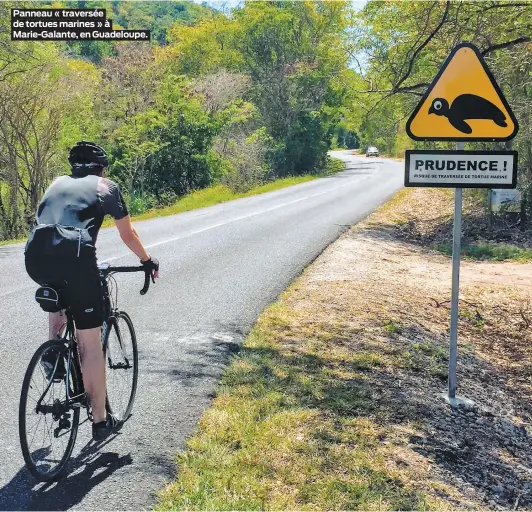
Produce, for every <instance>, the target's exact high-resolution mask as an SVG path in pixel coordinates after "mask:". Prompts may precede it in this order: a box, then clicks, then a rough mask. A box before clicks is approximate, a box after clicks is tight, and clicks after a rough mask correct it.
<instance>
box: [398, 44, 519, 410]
mask: <svg viewBox="0 0 532 512" xmlns="http://www.w3.org/2000/svg"><path fill="white" fill-rule="evenodd" d="M518 130H519V125H518V123H517V119H516V118H515V116H514V114H513V112H512V110H511V108H510V106H509V105H508V102H507V101H506V99H505V98H504V95H503V93H502V91H501V90H500V88H499V86H498V85H497V82H496V81H495V78H494V77H493V75H492V74H491V72H490V70H489V68H488V66H487V65H486V63H485V62H484V59H483V57H482V55H481V54H480V52H479V51H478V49H477V48H476V47H475V46H473V45H472V44H470V43H461V44H459V45H458V46H456V47H455V48H454V49H453V50H452V51H451V53H450V55H449V57H448V58H447V60H446V61H445V63H444V64H443V66H442V67H441V69H440V71H439V72H438V74H437V75H436V77H435V78H434V80H433V81H432V83H431V84H430V86H429V88H428V89H427V91H426V92H425V94H424V95H423V98H422V99H421V101H420V102H419V105H418V106H417V107H416V108H415V110H414V112H413V113H412V115H411V116H410V119H409V120H408V122H407V124H406V131H407V133H408V135H409V136H410V138H412V139H414V140H417V141H427V140H436V141H455V142H456V143H457V144H456V150H454V151H452V150H447V151H429V150H427V151H424V150H413V151H407V152H406V154H405V186H406V187H447V188H454V189H455V193H454V222H453V256H452V290H451V329H450V340H449V380H448V390H447V393H443V394H442V396H443V397H444V398H445V400H446V401H447V403H449V404H450V405H451V406H452V407H457V406H463V407H470V406H472V405H473V402H472V401H471V400H468V399H467V398H463V397H460V396H458V395H457V389H458V384H457V362H458V320H459V290H460V253H461V237H462V189H463V188H488V189H489V188H497V189H515V187H516V185H517V152H516V151H464V143H465V142H466V141H469V142H479V141H507V140H510V139H512V138H513V137H515V135H516V134H517V132H518Z"/></svg>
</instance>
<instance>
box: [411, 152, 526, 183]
mask: <svg viewBox="0 0 532 512" xmlns="http://www.w3.org/2000/svg"><path fill="white" fill-rule="evenodd" d="M405 166H406V169H405V170H406V173H405V187H448V188H460V187H463V188H515V187H516V185H517V151H460V150H455V151H423V150H415V151H407V152H406V158H405Z"/></svg>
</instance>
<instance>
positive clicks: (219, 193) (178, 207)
mask: <svg viewBox="0 0 532 512" xmlns="http://www.w3.org/2000/svg"><path fill="white" fill-rule="evenodd" d="M317 177H318V176H313V175H306V176H298V177H293V178H282V179H279V180H275V181H272V182H270V183H266V184H265V185H261V186H259V187H255V188H253V189H251V190H249V191H248V192H241V193H235V192H232V191H231V189H230V188H229V187H227V186H225V185H214V186H212V187H207V188H204V189H201V190H197V191H195V192H191V193H190V194H187V195H185V196H183V197H182V198H181V199H179V201H177V202H176V203H175V204H173V205H172V206H168V207H166V208H158V209H154V210H151V211H149V212H146V213H142V214H140V215H137V216H136V217H135V220H145V219H153V218H155V217H164V216H166V215H175V214H177V213H183V212H188V211H190V210H196V209H197V208H204V207H206V206H213V205H215V204H220V203H225V202H227V201H232V200H233V199H240V198H242V197H249V196H254V195H257V194H264V193H265V192H272V191H274V190H278V189H281V188H285V187H290V186H292V185H298V184H299V183H305V182H306V181H311V180H313V179H316V178H317Z"/></svg>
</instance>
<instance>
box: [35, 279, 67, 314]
mask: <svg viewBox="0 0 532 512" xmlns="http://www.w3.org/2000/svg"><path fill="white" fill-rule="evenodd" d="M35 300H36V301H37V302H38V303H39V306H41V308H42V309H43V310H44V311H47V312H48V313H56V312H57V311H61V310H62V309H64V308H63V306H62V305H61V303H60V302H59V294H58V293H57V290H55V289H54V288H51V287H50V286H41V287H40V288H38V289H37V291H36V292H35Z"/></svg>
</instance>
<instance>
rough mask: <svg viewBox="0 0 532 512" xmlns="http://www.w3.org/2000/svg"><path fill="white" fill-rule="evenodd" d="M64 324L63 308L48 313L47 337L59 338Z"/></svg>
mask: <svg viewBox="0 0 532 512" xmlns="http://www.w3.org/2000/svg"><path fill="white" fill-rule="evenodd" d="M65 324H66V315H65V310H64V309H62V310H61V311H58V312H57V313H48V326H49V327H48V332H49V336H50V337H49V339H51V340H53V339H55V338H60V337H61V334H62V330H63V327H64V326H65Z"/></svg>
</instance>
